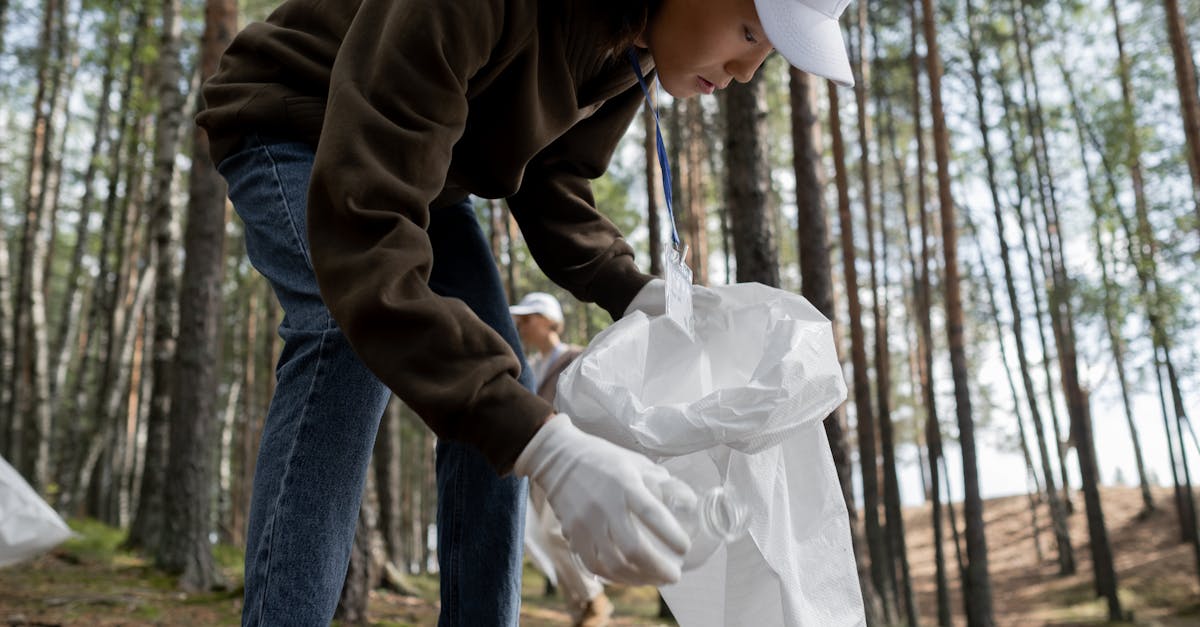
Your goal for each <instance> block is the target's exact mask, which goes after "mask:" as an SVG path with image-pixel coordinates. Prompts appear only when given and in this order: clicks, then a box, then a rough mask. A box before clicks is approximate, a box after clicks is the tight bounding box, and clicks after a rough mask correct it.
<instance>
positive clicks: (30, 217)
mask: <svg viewBox="0 0 1200 627" xmlns="http://www.w3.org/2000/svg"><path fill="white" fill-rule="evenodd" d="M61 11H62V7H61V3H60V1H59V0H45V2H44V3H43V5H42V21H41V30H40V34H39V35H38V47H37V49H36V55H35V59H36V62H35V65H36V68H37V69H36V72H37V88H36V90H35V92H34V97H33V104H32V109H33V120H32V123H31V126H30V133H29V153H28V161H27V163H28V165H27V168H26V177H25V197H24V200H23V202H22V204H21V205H20V206H21V209H22V219H21V237H20V240H19V241H18V243H17V245H18V248H17V255H18V257H17V267H16V271H17V276H16V285H15V293H14V295H15V298H16V301H15V302H16V307H15V309H14V315H13V318H12V339H13V344H12V347H11V350H12V354H13V367H14V371H13V373H12V378H11V379H9V380H8V382H7V383H8V385H9V386H10V388H9V396H8V401H9V406H8V409H7V412H8V415H9V416H10V420H11V425H12V433H11V437H12V439H11V440H9V442H10V447H9V451H8V453H9V461H10V462H11V463H12V465H13V467H14V468H16V469H17V470H18V471H19V472H21V474H22V475H24V476H25V477H26V478H27V480H28V481H29V483H30V485H31V486H32V487H33V488H34V489H35V490H43V489H45V487H46V484H47V481H48V477H47V473H48V470H49V468H48V466H47V464H46V462H47V459H48V456H49V449H48V446H49V440H48V438H49V433H48V428H49V412H48V411H47V410H48V409H49V407H48V406H47V405H46V400H45V399H46V397H48V396H49V385H48V384H49V382H48V381H47V380H46V376H45V371H46V367H47V364H46V352H47V351H46V350H45V342H44V340H45V314H46V310H45V299H44V290H43V285H42V281H43V279H44V277H45V270H44V268H45V263H46V258H45V255H46V249H45V245H44V242H45V239H44V234H45V229H46V220H45V211H44V209H45V188H44V185H45V182H46V177H45V172H46V169H47V166H48V163H49V160H50V152H51V151H50V144H51V142H52V141H53V128H54V121H53V120H52V119H50V111H49V110H52V108H53V102H54V101H53V99H54V97H55V93H54V91H55V90H54V86H53V85H52V83H53V82H54V80H53V74H54V71H53V64H54V59H53V56H52V50H53V48H54V41H55V39H56V34H55V26H56V23H57V19H58V14H59V12H61ZM48 109H49V110H48ZM39 326H40V327H41V330H40V333H39V330H38V327H39ZM39 335H40V336H41V341H39V339H38V337H39ZM43 387H44V388H45V391H44V392H43ZM43 442H44V444H43Z"/></svg>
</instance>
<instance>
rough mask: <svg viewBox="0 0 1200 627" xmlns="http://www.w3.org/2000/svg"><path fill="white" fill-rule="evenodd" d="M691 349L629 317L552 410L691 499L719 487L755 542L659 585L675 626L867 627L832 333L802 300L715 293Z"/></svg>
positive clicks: (592, 347)
mask: <svg viewBox="0 0 1200 627" xmlns="http://www.w3.org/2000/svg"><path fill="white" fill-rule="evenodd" d="M713 291H714V292H716V294H717V296H718V297H719V302H718V303H717V304H713V305H706V306H701V307H698V308H697V309H696V312H695V338H694V339H693V338H690V337H688V335H687V334H686V333H685V332H684V331H683V330H682V329H681V328H680V327H679V326H677V325H676V324H675V322H673V321H672V320H670V319H669V318H668V317H666V316H656V317H653V318H650V317H647V316H645V315H644V314H642V313H640V312H635V313H633V314H631V315H629V316H626V317H624V318H622V319H621V320H619V321H617V322H616V323H614V324H613V325H612V326H610V327H609V328H608V329H605V330H604V331H603V332H601V333H600V334H599V335H597V336H596V338H595V339H593V340H592V342H591V343H590V344H589V345H588V347H587V349H586V350H585V351H584V352H583V354H582V355H580V356H579V358H577V359H576V360H575V361H574V362H573V363H572V364H571V365H570V366H569V367H568V368H567V370H566V371H564V372H563V374H562V375H561V377H560V378H559V383H558V395H557V397H556V400H557V404H558V406H559V409H560V410H561V411H563V412H565V413H567V414H568V415H570V416H571V419H572V421H573V422H575V424H576V425H577V426H578V427H579V428H580V429H583V430H584V431H587V432H589V433H592V434H594V435H598V436H600V437H604V438H606V439H608V440H610V441H612V442H614V443H617V444H620V445H622V446H625V447H627V448H630V449H633V450H636V451H639V452H641V453H644V454H646V455H648V456H650V457H651V458H652V459H655V460H657V461H659V462H660V463H662V464H663V465H664V466H666V467H667V468H668V469H669V470H670V471H671V472H672V474H674V475H676V476H678V477H680V478H682V479H684V480H685V481H687V482H688V483H689V484H690V485H691V486H692V487H693V488H695V489H696V490H697V492H698V493H702V492H704V491H706V490H708V489H710V488H712V487H714V486H718V485H720V486H723V487H724V488H725V490H726V491H727V492H730V493H731V494H733V495H734V496H735V497H736V498H737V499H738V500H739V501H740V502H741V503H742V504H743V505H744V506H745V508H746V514H747V516H748V518H749V527H748V530H747V534H746V536H744V537H743V538H741V539H739V540H735V541H733V542H730V543H729V544H727V545H725V546H723V547H722V548H720V549H718V550H717V552H716V553H715V554H714V555H713V556H712V557H711V558H710V559H709V560H708V561H707V562H706V563H705V564H704V565H703V566H700V567H699V568H696V569H694V570H691V571H688V572H686V573H684V576H683V579H682V580H681V581H680V582H679V583H678V584H675V585H673V586H667V587H664V588H663V589H662V594H663V597H664V598H665V599H666V600H667V603H668V604H669V605H670V606H671V610H672V612H674V614H675V616H676V618H677V619H678V620H679V623H680V625H683V626H684V627H701V626H707V625H753V626H754V627H772V626H774V625H786V626H797V625H806V626H807V625H814V626H821V627H825V626H832V625H860V624H864V623H865V619H864V615H863V606H862V596H861V592H860V590H859V584H858V574H857V569H856V567H855V562H854V552H853V550H852V547H851V543H850V542H851V541H850V524H849V518H848V516H847V511H846V504H845V501H844V500H843V497H842V492H841V487H840V484H839V483H838V478H837V473H836V471H835V468H834V465H833V457H832V453H831V452H830V450H829V444H828V440H827V439H826V436H825V430H824V427H823V425H822V423H821V420H822V419H823V418H824V417H825V416H827V415H828V414H829V413H830V412H831V411H832V410H833V409H834V408H835V407H837V406H838V405H839V404H841V403H842V401H844V400H845V398H846V384H845V379H844V377H843V374H842V369H841V364H840V363H839V361H838V359H837V352H836V350H835V347H834V341H833V332H832V327H831V325H830V323H829V321H828V320H827V319H825V318H824V316H822V315H821V314H820V312H818V311H817V310H816V309H815V308H814V307H813V306H812V305H811V304H809V302H808V301H807V300H805V299H804V298H802V297H800V296H798V295H796V294H792V293H790V292H785V291H782V290H778V289H774V288H770V287H767V286H764V285H761V284H758V283H743V284H738V285H728V286H720V287H715V288H713Z"/></svg>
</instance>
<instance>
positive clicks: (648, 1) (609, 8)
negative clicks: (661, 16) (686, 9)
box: [590, 0, 662, 56]
mask: <svg viewBox="0 0 1200 627" xmlns="http://www.w3.org/2000/svg"><path fill="white" fill-rule="evenodd" d="M590 1H591V2H597V3H600V4H602V5H603V7H604V9H605V12H606V13H607V14H608V16H609V18H608V24H607V26H608V28H607V32H608V33H609V36H608V39H607V42H606V43H607V45H608V49H607V52H608V53H609V54H611V55H614V56H616V55H623V54H625V50H627V49H628V48H629V47H630V46H632V45H633V42H634V40H636V39H637V38H638V36H639V35H641V34H642V31H644V30H645V29H646V25H647V24H648V23H649V22H650V17H651V16H653V15H654V13H655V12H657V11H658V7H659V5H661V4H662V0H590Z"/></svg>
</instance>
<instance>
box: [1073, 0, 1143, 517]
mask: <svg viewBox="0 0 1200 627" xmlns="http://www.w3.org/2000/svg"><path fill="white" fill-rule="evenodd" d="M1111 5H1112V8H1113V12H1114V15H1115V14H1116V2H1115V0H1114V1H1113V2H1112V3H1111ZM1116 30H1117V42H1118V43H1117V50H1118V54H1119V65H1120V66H1121V67H1122V69H1121V74H1122V75H1123V79H1122V84H1125V81H1126V79H1127V76H1124V75H1125V74H1126V72H1127V71H1128V68H1127V66H1126V64H1127V60H1126V59H1125V57H1124V52H1123V45H1122V44H1121V39H1122V38H1121V35H1120V33H1121V22H1120V20H1119V19H1117V28H1116ZM1058 64H1059V66H1058V67H1059V72H1060V73H1061V74H1062V77H1063V85H1065V86H1066V88H1067V94H1068V96H1069V98H1070V104H1071V114H1072V117H1074V119H1075V131H1076V135H1077V137H1078V140H1079V160H1080V163H1081V164H1082V165H1083V173H1084V180H1085V183H1086V187H1087V190H1088V201H1089V204H1090V205H1091V207H1092V213H1093V215H1094V216H1095V220H1094V221H1093V222H1092V238H1093V239H1092V243H1093V244H1094V245H1095V247H1096V263H1097V264H1098V265H1099V266H1100V281H1101V288H1102V290H1103V292H1104V328H1105V330H1106V331H1107V332H1108V341H1109V347H1110V348H1111V349H1112V354H1113V363H1114V364H1115V365H1116V370H1117V383H1118V384H1119V385H1120V387H1121V404H1122V407H1123V408H1124V410H1125V422H1126V424H1127V425H1128V426H1129V438H1130V443H1131V444H1132V446H1133V457H1134V463H1135V465H1136V467H1137V473H1138V484H1139V486H1140V487H1141V493H1142V514H1143V515H1144V514H1149V513H1150V512H1153V511H1154V497H1153V496H1151V494H1150V481H1149V478H1148V477H1147V476H1146V462H1145V460H1144V459H1143V458H1142V444H1141V438H1140V437H1139V435H1138V428H1137V424H1136V423H1135V422H1134V419H1133V403H1132V400H1131V399H1130V395H1129V381H1128V375H1127V374H1126V371H1125V340H1124V338H1122V336H1121V327H1122V326H1123V325H1124V317H1123V316H1122V314H1121V311H1120V307H1121V304H1120V303H1119V302H1118V301H1117V294H1116V291H1117V285H1116V283H1115V281H1114V279H1113V277H1112V275H1111V274H1110V272H1109V259H1108V251H1107V249H1108V243H1107V242H1105V241H1104V237H1103V234H1102V232H1101V231H1102V229H1101V225H1102V224H1103V223H1104V222H1106V221H1107V217H1106V215H1105V214H1106V211H1105V209H1104V207H1103V206H1102V202H1101V200H1100V193H1099V190H1100V183H1099V181H1095V180H1094V177H1093V175H1092V168H1091V164H1090V163H1089V162H1088V155H1087V145H1088V142H1087V140H1086V134H1085V132H1084V126H1085V124H1086V122H1085V121H1084V118H1083V111H1082V109H1081V107H1080V103H1079V98H1078V95H1077V94H1076V92H1075V86H1074V82H1073V81H1072V80H1071V74H1070V73H1069V72H1068V71H1067V68H1066V64H1065V63H1064V62H1063V61H1062V59H1061V58H1060V59H1058ZM1125 104H1126V108H1125V114H1126V116H1129V115H1131V114H1132V104H1131V102H1130V101H1128V100H1127V101H1126V103H1125ZM1127 119H1128V118H1127ZM1131 130H1133V129H1131ZM1131 135H1133V136H1136V135H1137V133H1136V130H1133V132H1132V133H1131ZM1129 150H1130V152H1136V151H1137V143H1136V140H1131V143H1130V145H1129ZM1129 167H1130V172H1131V176H1132V178H1133V185H1134V189H1135V190H1137V189H1138V188H1140V187H1141V186H1142V184H1141V180H1142V179H1141V159H1140V158H1139V157H1134V158H1132V159H1131V162H1130V165H1129ZM1134 172H1136V173H1137V174H1133V173H1134ZM1137 196H1141V198H1142V200H1141V202H1143V203H1144V202H1145V193H1144V190H1139V191H1137V192H1135V197H1137ZM1109 200H1110V202H1118V199H1117V197H1116V196H1113V197H1111V198H1110V199H1109ZM1135 202H1136V201H1135ZM1118 210H1119V209H1118Z"/></svg>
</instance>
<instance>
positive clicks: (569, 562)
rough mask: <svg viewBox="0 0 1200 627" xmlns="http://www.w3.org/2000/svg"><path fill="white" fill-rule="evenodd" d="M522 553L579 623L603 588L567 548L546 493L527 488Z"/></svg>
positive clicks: (533, 485)
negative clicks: (526, 553)
mask: <svg viewBox="0 0 1200 627" xmlns="http://www.w3.org/2000/svg"><path fill="white" fill-rule="evenodd" d="M525 549H526V551H527V552H528V553H529V558H530V559H531V560H532V561H533V565H534V566H537V568H538V570H540V571H542V572H543V573H545V574H546V577H548V578H549V579H550V581H551V582H553V583H554V585H555V586H557V587H558V589H559V590H561V591H562V595H563V598H564V599H565V600H566V602H567V608H568V610H569V611H570V613H571V618H572V619H574V620H579V617H580V615H581V614H582V613H583V609H584V607H586V606H587V603H588V601H590V600H592V598H594V597H595V596H596V595H598V594H600V593H601V592H603V591H604V586H603V585H601V583H600V581H599V580H598V579H597V578H596V576H595V575H593V574H592V573H591V572H588V570H587V569H586V568H585V567H584V566H583V564H582V563H581V562H580V561H579V558H577V557H575V554H574V553H572V552H571V549H570V548H569V547H568V546H567V539H566V538H564V537H563V534H562V524H561V523H559V522H558V517H557V516H555V515H554V510H552V509H551V508H550V504H549V503H547V502H546V493H545V492H544V491H542V489H541V488H540V487H538V485H537V484H536V483H533V482H530V484H529V512H528V513H527V514H526V516H525Z"/></svg>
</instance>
